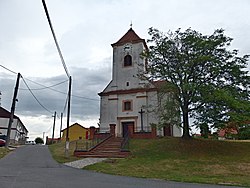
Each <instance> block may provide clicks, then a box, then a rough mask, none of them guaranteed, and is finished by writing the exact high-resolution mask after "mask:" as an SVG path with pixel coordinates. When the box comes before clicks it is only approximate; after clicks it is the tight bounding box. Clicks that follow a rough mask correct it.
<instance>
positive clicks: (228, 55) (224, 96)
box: [144, 28, 250, 138]
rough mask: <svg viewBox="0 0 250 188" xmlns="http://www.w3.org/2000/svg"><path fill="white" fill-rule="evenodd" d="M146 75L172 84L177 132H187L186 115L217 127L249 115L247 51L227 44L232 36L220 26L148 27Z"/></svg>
mask: <svg viewBox="0 0 250 188" xmlns="http://www.w3.org/2000/svg"><path fill="white" fill-rule="evenodd" d="M149 35H150V36H151V39H150V40H148V42H149V44H150V45H151V46H149V50H148V51H146V52H145V54H144V56H145V57H146V58H147V59H148V69H147V71H148V72H147V74H146V75H147V76H148V77H149V79H151V80H165V81H166V83H167V84H168V85H170V86H171V87H174V88H175V89H174V90H175V97H174V98H175V99H176V101H177V102H178V104H179V106H180V111H181V116H182V126H183V138H190V125H189V118H190V117H195V119H196V121H195V124H196V125H198V126H199V125H200V126H203V127H204V125H209V126H214V127H216V126H217V127H218V126H221V125H223V124H225V123H227V122H229V121H237V122H243V121H244V120H246V119H248V118H249V117H250V116H249V115H250V114H249V112H250V108H249V107H250V104H249V83H250V77H249V76H248V72H247V69H246V67H247V61H248V58H249V56H248V55H244V56H243V57H240V56H238V51H237V50H230V49H229V46H230V45H231V41H232V38H229V37H227V36H225V35H224V30H223V29H218V30H215V31H214V33H213V34H212V35H202V34H201V33H199V32H197V31H195V30H192V29H190V28H189V29H187V30H185V31H183V32H182V31H181V30H180V29H178V30H176V31H175V32H168V33H167V34H165V33H163V32H160V31H159V30H157V29H154V28H150V29H149Z"/></svg>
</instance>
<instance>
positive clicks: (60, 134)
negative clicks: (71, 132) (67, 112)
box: [60, 113, 63, 140]
mask: <svg viewBox="0 0 250 188" xmlns="http://www.w3.org/2000/svg"><path fill="white" fill-rule="evenodd" d="M62 119H63V113H61V126H60V140H61V138H62V134H61V131H62Z"/></svg>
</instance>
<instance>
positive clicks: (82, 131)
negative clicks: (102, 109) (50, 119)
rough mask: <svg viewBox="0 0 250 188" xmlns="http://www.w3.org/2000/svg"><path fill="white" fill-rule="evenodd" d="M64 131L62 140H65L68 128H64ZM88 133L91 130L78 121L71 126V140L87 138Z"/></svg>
mask: <svg viewBox="0 0 250 188" xmlns="http://www.w3.org/2000/svg"><path fill="white" fill-rule="evenodd" d="M62 132H63V136H62V140H63V141H65V140H66V132H67V128H65V129H63V130H62ZM88 133H89V131H88V129H87V128H85V127H83V126H81V125H80V124H78V123H74V124H73V125H71V126H70V127H69V141H73V140H79V139H86V135H88Z"/></svg>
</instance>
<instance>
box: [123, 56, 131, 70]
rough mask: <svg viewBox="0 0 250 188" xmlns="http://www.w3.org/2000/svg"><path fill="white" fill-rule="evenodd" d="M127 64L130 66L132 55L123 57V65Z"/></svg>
mask: <svg viewBox="0 0 250 188" xmlns="http://www.w3.org/2000/svg"><path fill="white" fill-rule="evenodd" d="M127 66H132V56H131V55H126V56H125V57H124V67H127Z"/></svg>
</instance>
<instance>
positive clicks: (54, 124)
mask: <svg viewBox="0 0 250 188" xmlns="http://www.w3.org/2000/svg"><path fill="white" fill-rule="evenodd" d="M52 117H54V123H53V132H52V144H53V143H54V134H55V126H56V111H55V113H54V116H52Z"/></svg>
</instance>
